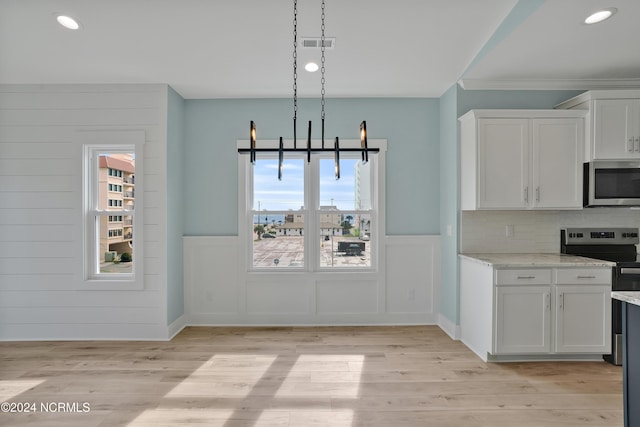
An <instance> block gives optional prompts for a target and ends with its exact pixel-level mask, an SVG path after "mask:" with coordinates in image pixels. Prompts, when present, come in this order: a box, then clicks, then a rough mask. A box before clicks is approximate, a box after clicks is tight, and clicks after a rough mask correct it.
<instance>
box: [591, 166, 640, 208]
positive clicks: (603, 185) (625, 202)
mask: <svg viewBox="0 0 640 427" xmlns="http://www.w3.org/2000/svg"><path fill="white" fill-rule="evenodd" d="M583 193H584V200H583V201H584V203H583V204H584V206H587V207H597V206H640V161H632V160H629V161H593V162H590V163H585V164H584V186H583Z"/></svg>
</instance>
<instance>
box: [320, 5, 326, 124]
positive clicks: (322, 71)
mask: <svg viewBox="0 0 640 427" xmlns="http://www.w3.org/2000/svg"><path fill="white" fill-rule="evenodd" d="M324 17H325V13H324V0H322V15H321V20H322V25H321V27H320V29H321V30H322V33H321V37H320V51H321V53H322V55H321V56H322V59H321V68H320V73H321V79H320V83H321V85H322V89H321V90H320V95H321V101H320V104H321V106H322V119H323V120H324V117H325V113H324V94H325V90H324V84H325V81H326V80H325V77H324V73H325V66H324V62H325V59H324V50H325V36H324V29H325V25H324Z"/></svg>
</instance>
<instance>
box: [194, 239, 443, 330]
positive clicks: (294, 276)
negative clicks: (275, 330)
mask: <svg viewBox="0 0 640 427" xmlns="http://www.w3.org/2000/svg"><path fill="white" fill-rule="evenodd" d="M243 242H244V241H243V240H242V239H241V238H239V237H237V236H221V237H216V236H192V237H185V238H184V273H185V279H184V285H185V317H186V322H187V324H192V325H335V324H340V325H346V324H349V325H366V324H387V325H390V324H437V323H438V300H439V288H440V236H387V237H386V238H385V239H384V241H383V242H381V244H382V245H384V250H382V251H381V252H382V253H384V254H385V255H384V259H383V260H381V262H380V269H379V271H377V272H361V273H353V272H351V273H348V272H342V273H340V272H337V273H327V272H323V273H295V272H285V273H282V274H278V273H275V272H269V274H265V273H264V272H263V273H257V272H256V273H247V271H246V266H245V265H244V263H243V261H242V259H243V256H242V254H243V253H244V252H243V251H242V247H241V245H242V244H243Z"/></svg>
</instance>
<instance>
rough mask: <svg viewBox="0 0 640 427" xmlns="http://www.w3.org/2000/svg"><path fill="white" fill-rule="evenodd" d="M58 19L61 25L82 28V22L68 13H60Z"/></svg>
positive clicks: (69, 27) (71, 28)
mask: <svg viewBox="0 0 640 427" xmlns="http://www.w3.org/2000/svg"><path fill="white" fill-rule="evenodd" d="M56 20H57V21H58V23H59V24H60V25H62V26H63V27H65V28H68V29H70V30H77V29H78V28H80V24H79V23H78V21H76V20H75V19H74V18H72V17H70V16H67V15H58V16H56Z"/></svg>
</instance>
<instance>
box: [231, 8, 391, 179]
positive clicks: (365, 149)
mask: <svg viewBox="0 0 640 427" xmlns="http://www.w3.org/2000/svg"><path fill="white" fill-rule="evenodd" d="M321 21H322V25H321V37H320V51H321V55H322V60H321V79H320V82H321V87H322V88H321V91H320V105H321V123H322V146H321V147H322V148H312V147H311V120H309V125H308V129H307V146H306V148H302V147H301V148H298V141H297V136H296V131H297V123H296V122H297V118H298V0H293V148H284V144H283V140H282V137H280V143H279V146H278V148H257V146H256V124H255V122H254V121H253V120H251V123H250V130H249V148H239V149H238V153H240V154H247V153H248V154H249V155H250V160H251V163H252V164H255V162H256V153H278V179H279V180H282V164H283V161H284V153H291V152H293V153H305V154H306V155H307V163H309V162H311V154H315V153H327V152H330V153H334V162H335V177H336V179H340V152H361V153H362V162H363V163H367V162H368V161H369V153H370V152H374V153H377V152H378V151H379V150H378V149H377V148H369V146H368V144H367V122H366V120H363V121H362V123H360V148H340V139H339V138H338V137H337V136H336V138H335V141H334V144H333V148H325V144H324V122H325V99H324V95H325V89H324V85H325V34H324V29H325V0H322V14H321Z"/></svg>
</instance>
